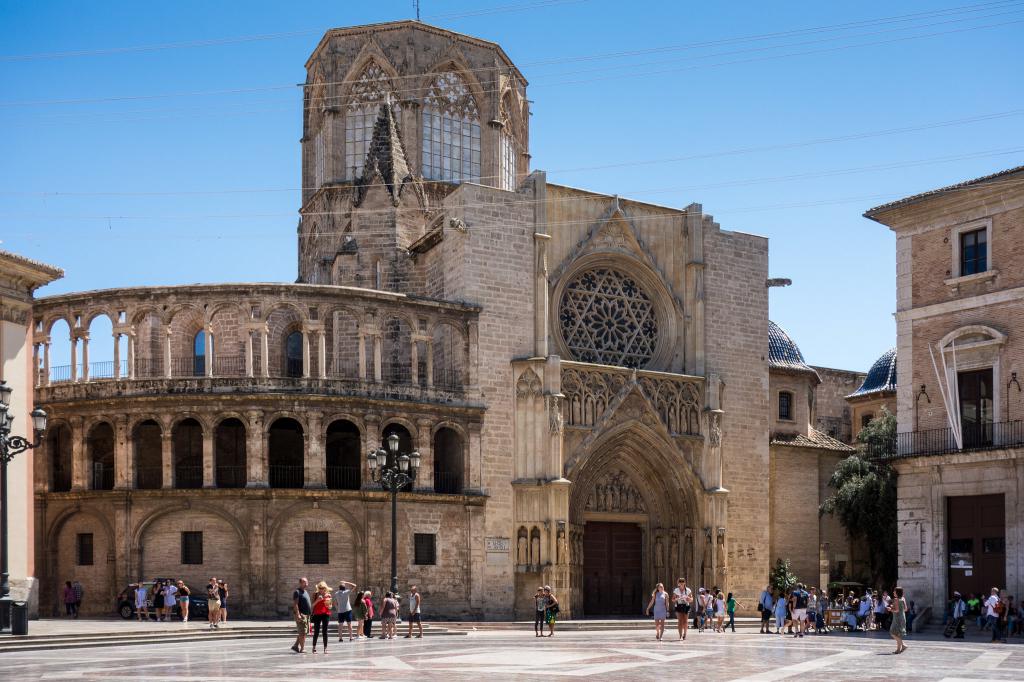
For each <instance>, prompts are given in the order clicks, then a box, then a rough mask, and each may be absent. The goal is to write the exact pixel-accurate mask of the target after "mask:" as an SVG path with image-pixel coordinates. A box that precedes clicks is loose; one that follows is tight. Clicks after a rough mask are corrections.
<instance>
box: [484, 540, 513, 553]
mask: <svg viewBox="0 0 1024 682" xmlns="http://www.w3.org/2000/svg"><path fill="white" fill-rule="evenodd" d="M484 542H485V543H486V544H485V549H486V550H487V551H488V552H500V553H501V554H508V553H509V552H510V551H511V550H512V541H511V540H510V539H509V538H484Z"/></svg>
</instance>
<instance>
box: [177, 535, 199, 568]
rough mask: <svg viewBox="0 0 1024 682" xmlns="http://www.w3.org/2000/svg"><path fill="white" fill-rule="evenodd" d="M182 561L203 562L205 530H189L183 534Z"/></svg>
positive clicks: (184, 562)
mask: <svg viewBox="0 0 1024 682" xmlns="http://www.w3.org/2000/svg"><path fill="white" fill-rule="evenodd" d="M181 563H182V564H201V563H203V532H202V531H201V530H187V531H184V532H182V534H181Z"/></svg>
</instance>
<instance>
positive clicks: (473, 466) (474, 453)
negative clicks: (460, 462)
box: [463, 423, 484, 492]
mask: <svg viewBox="0 0 1024 682" xmlns="http://www.w3.org/2000/svg"><path fill="white" fill-rule="evenodd" d="M482 457H483V454H482V452H481V449H480V424H477V423H473V424H470V425H469V456H468V457H466V461H465V464H464V467H463V468H464V471H465V481H464V483H463V487H464V488H472V489H473V490H474V491H476V492H483V489H484V482H483V469H482V465H483V463H482V462H481V458H482ZM474 484H475V485H474Z"/></svg>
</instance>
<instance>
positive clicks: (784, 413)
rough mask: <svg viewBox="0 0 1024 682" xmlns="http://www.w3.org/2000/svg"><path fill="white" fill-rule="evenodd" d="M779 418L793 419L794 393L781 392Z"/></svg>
mask: <svg viewBox="0 0 1024 682" xmlns="http://www.w3.org/2000/svg"><path fill="white" fill-rule="evenodd" d="M779 419H783V420H786V421H790V420H792V419H793V394H792V393H786V392H783V393H780V394H779Z"/></svg>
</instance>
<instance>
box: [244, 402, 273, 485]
mask: <svg viewBox="0 0 1024 682" xmlns="http://www.w3.org/2000/svg"><path fill="white" fill-rule="evenodd" d="M264 442H265V441H264V438H263V413H261V412H257V411H255V410H254V411H252V412H250V413H249V423H248V424H247V425H246V428H245V459H246V470H247V471H248V481H247V482H246V484H245V487H246V488H266V487H267V481H268V478H267V453H266V451H265V450H264V447H263V446H264Z"/></svg>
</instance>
